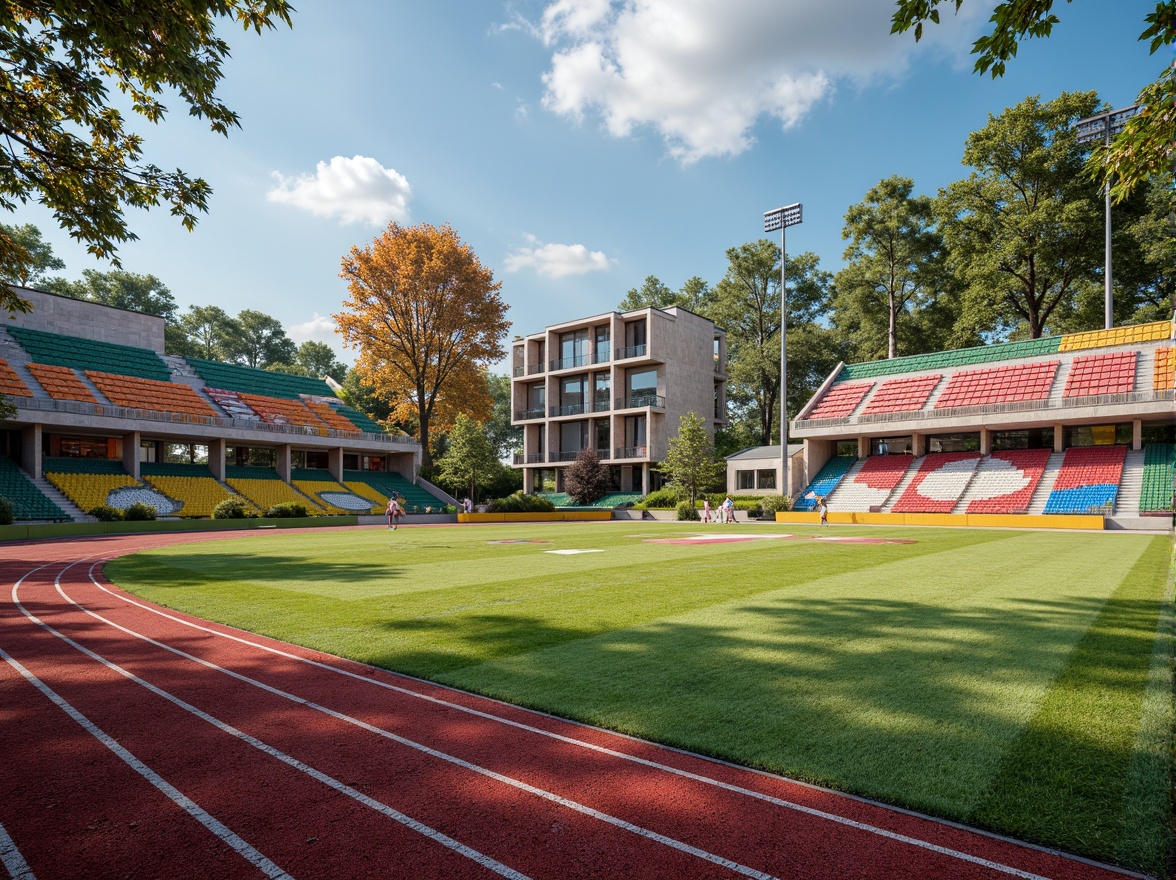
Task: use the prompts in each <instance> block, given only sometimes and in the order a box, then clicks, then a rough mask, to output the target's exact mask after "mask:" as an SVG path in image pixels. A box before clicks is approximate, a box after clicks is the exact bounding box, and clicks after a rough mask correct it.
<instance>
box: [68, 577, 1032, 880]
mask: <svg viewBox="0 0 1176 880" xmlns="http://www.w3.org/2000/svg"><path fill="white" fill-rule="evenodd" d="M101 564H102V560H99V561H98V562H95V563H94V564H93V565H91V566H90V570H89V575H90V580H91V581H92V582H93V583H94V585H95V586H96V587H98V589H100V590H102V591H103V592H105V593H107V594H109V595H111V596H113V597H114V598H116V599H119V600H121V601H123V602H126V603H127V604H129V605H134V606H135V607H137V608H141V609H143V610H144V611H150V612H151V613H152V614H156V615H159V616H160V617H163V618H166V619H167V620H171V621H174V622H175V623H179V624H181V625H183V626H187V627H190V628H192V629H197V630H200V631H202V632H206V633H209V634H210V635H214V636H219V637H221V638H224V639H229V640H230V641H234V642H240V643H241V644H243V645H249V646H251V647H254V648H258V649H260V650H262V651H267V652H269V653H271V654H276V655H277V656H279V657H285V658H288V659H290V660H296V661H298V662H299V663H305V664H307V665H309V666H314V667H316V668H319V669H324V670H327V671H329V672H334V673H336V674H337V675H343V676H346V677H348V678H353V679H355V680H357V681H362V682H367V683H368V684H374V685H376V686H377V687H381V688H384V689H385V690H390V691H394V692H395V693H399V694H404V695H405V696H409V697H414V698H415V699H418V700H424V701H426V702H429V703H433V704H435V705H438V706H444V707H446V708H449V709H456V710H457V711H459V712H465V713H467V714H469V715H474V716H476V717H478V718H484V719H486V720H488V721H493V722H497V723H499V724H504V725H506V726H508V727H513V728H515V729H517V730H524V731H527V732H528V733H534V734H538V735H539V736H545V737H548V738H549V739H554V740H557V741H558V742H563V743H567V744H568V745H572V746H577V747H579V748H584V749H588V750H589V751H594V752H598V753H600V754H604V755H608V756H610V757H613V758H618V759H620V760H623V761H630V762H632V763H634V764H640V765H642V766H645V767H649V768H651V769H654V770H660V771H663V772H665V773H670V774H673V775H675V776H680V777H682V778H684V779H689V780H691V781H693V782H699V783H702V784H703V785H711V786H714V787H716V788H721V789H723V790H724V791H729V792H732V793H734V794H739V795H744V796H746V797H750V798H754V799H756V800H760V801H764V802H765V803H769V804H772V805H773V806H777V807H783V808H784V809H788V810H795V811H796V812H799V813H803V814H805V815H807V816H813V817H815V818H818V819H824V820H826V821H829V822H834V823H836V824H838V825H844V826H846V827H848V828H853V829H855V830H857V831H864V832H866V833H868V834H874V835H877V836H878V837H884V838H886V839H888V840H894V841H897V842H899V843H905V844H909V845H910V846H915V847H918V848H920V849H924V850H927V851H929V852H934V853H938V854H940V855H943V856H947V857H949V858H953V859H957V860H959V861H962V862H968V863H969V864H973V865H979V866H981V867H985V868H991V869H992V870H994V871H999V872H1000V873H1002V874H1007V875H1009V876H1010V877H1018V878H1020V880H1048V878H1045V877H1042V876H1041V875H1040V874H1033V873H1031V872H1029V871H1022V870H1021V869H1020V868H1015V867H1013V866H1012V865H1005V864H1002V863H1000V862H994V861H992V860H990V859H985V858H982V857H980V856H974V855H972V854H971V853H966V852H962V851H960V850H956V849H951V848H950V847H945V846H940V845H939V844H937V843H931V842H930V841H927V840H921V839H919V838H917V837H910V836H908V835H906V834H900V833H898V832H896V831H889V830H887V829H886V828H880V827H878V826H877V825H870V824H869V823H866V822H858V821H856V820H854V819H849V818H847V817H845V816H839V815H837V814H836V813H829V812H826V811H825V810H818V809H816V808H815V807H806V806H804V805H803V804H798V803H795V802H793V801H788V800H785V799H783V798H778V797H775V796H773V795H770V794H765V793H763V792H760V791H756V790H755V789H751V788H744V787H743V786H740V785H734V784H732V783H730V782H723V781H722V780H720V779H714V778H712V777H709V776H703V775H702V774H699V773H692V772H690V771H689V770H682V769H680V768H678V767H674V766H671V765H669V764H662V763H660V762H658V761H653V760H650V759H649V758H642V757H640V756H638V755H631V754H628V753H627V752H620V751H617V750H615V749H610V748H608V747H607V746H600V745H596V744H595V743H590V742H585V741H584V740H580V739H576V738H574V737H570V736H564V735H563V734H560V733H555V732H553V731H550V730H544V729H543V728H541V727H534V726H532V725H530V724H524V723H523V722H521V721H515V720H514V719H511V718H504V717H502V716H500V715H494V714H493V713H490V712H484V711H482V710H481V709H474V708H472V707H470V706H463V705H462V704H461V703H454V702H451V701H449V700H443V699H441V698H440V697H434V696H430V695H429V694H422V693H419V692H417V691H414V690H412V689H411V688H405V687H400V686H399V685H395V684H392V683H391V682H386V681H381V680H379V679H376V678H370V677H368V676H365V675H360V674H358V673H355V672H352V671H350V670H348V669H340V668H339V667H338V666H332V665H331V664H329V663H323V662H322V661H319V660H312V659H311V658H309V657H300V656H299V655H297V654H291V653H290V652H288V651H283V650H281V649H279V648H274V647H272V646H270V645H264V644H261V643H259V642H254V641H251V640H249V639H245V638H242V637H240V636H236V635H233V634H232V633H227V632H222V631H220V630H215V629H212V628H211V627H207V626H201V625H200V624H198V623H194V622H192V621H189V620H184V619H183V618H181V617H176V616H175V615H174V614H168V613H167V612H166V611H163V610H161V609H159V608H153V607H151V606H150V605H147V604H145V603H143V602H137V601H135V600H134V599H132V598H130V596H128V595H126V594H119V593H116V592H115V591H114V590H111V589H110V588H108V587H107V586H106V585H105V584H102V583H99V582H98V580H97V578H95V577H94V569H95V568H97V567H98V566H99V565H101ZM564 723H567V724H571V723H573V722H564Z"/></svg>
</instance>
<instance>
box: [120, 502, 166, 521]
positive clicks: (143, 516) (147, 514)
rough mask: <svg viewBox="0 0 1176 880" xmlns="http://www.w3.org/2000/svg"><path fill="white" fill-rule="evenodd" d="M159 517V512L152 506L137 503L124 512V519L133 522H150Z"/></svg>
mask: <svg viewBox="0 0 1176 880" xmlns="http://www.w3.org/2000/svg"><path fill="white" fill-rule="evenodd" d="M158 515H159V511H158V510H156V509H155V508H154V507H152V506H151V505H150V504H144V503H143V502H142V501H136V502H135V503H134V504H132V505H131V506H130V507H128V508H127V509H126V510H124V511H123V519H125V520H130V521H131V522H149V521H151V520H153V519H155V517H157V516H158Z"/></svg>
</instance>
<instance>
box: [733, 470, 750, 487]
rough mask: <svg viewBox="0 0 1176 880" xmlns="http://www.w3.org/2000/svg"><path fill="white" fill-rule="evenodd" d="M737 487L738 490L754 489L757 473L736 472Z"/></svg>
mask: <svg viewBox="0 0 1176 880" xmlns="http://www.w3.org/2000/svg"><path fill="white" fill-rule="evenodd" d="M735 486H736V488H738V489H754V488H755V471H735Z"/></svg>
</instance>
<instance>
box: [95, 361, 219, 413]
mask: <svg viewBox="0 0 1176 880" xmlns="http://www.w3.org/2000/svg"><path fill="white" fill-rule="evenodd" d="M85 375H86V377H87V378H88V379H89V380H90V381H91V382H93V383H94V385H95V386H96V387H97V388H98V390H99V391H101V392H102V393H103V394H104V395H105V396H106V398H107V400H109V401H110V402H111V403H113V404H115V405H116V406H125V407H130V408H132V409H150V410H158V411H159V412H168V413H179V414H181V415H191V416H199V417H202V418H217V417H219V416H220V413H218V412H217V411H216V410H214V409H213V408H212V407H211V406H210V405H209V404H208V403H207V402H205V400H204V398H202V397H201V396H200V395H199V394H197V393H196V391H195V390H194V389H193V388H191V387H189V386H188V385H181V384H178V383H175V382H160V381H158V380H155V379H140V378H138V377H135V376H121V375H115V374H113V373H103V372H99V371H97V370H86V371H85Z"/></svg>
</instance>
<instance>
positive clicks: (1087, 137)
mask: <svg viewBox="0 0 1176 880" xmlns="http://www.w3.org/2000/svg"><path fill="white" fill-rule="evenodd" d="M1137 112H1139V105H1136V106H1134V107H1124V108H1123V109H1121V110H1108V111H1107V112H1105V113H1099V114H1097V115H1095V116H1090V117H1087V118H1086V119H1080V120H1078V124H1077V126H1076V127H1077V131H1078V143H1079V144H1092V143H1094V142H1095V141H1102V142H1103V143H1104V144H1107V145H1108V146H1109V145H1110V143H1111V138H1113V137H1114V136H1115V135H1117V134H1118V133H1119V132H1121V131H1122V130H1123V126H1124V125H1126V124H1127V120H1128V119H1130V118H1131V117H1132V116H1134V115H1135V114H1136V113H1137ZM1106 191H1107V204H1106V219H1105V220H1104V225H1105V228H1106V245H1105V247H1106V269H1105V271H1104V272H1103V277H1104V280H1105V281H1106V326H1105V328H1104V329H1106V330H1110V329H1111V327H1113V326H1114V325H1115V316H1114V314H1113V309H1114V304H1115V300H1114V294H1113V293H1112V292H1111V182H1110V181H1109V180H1108V181H1107V184H1106Z"/></svg>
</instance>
